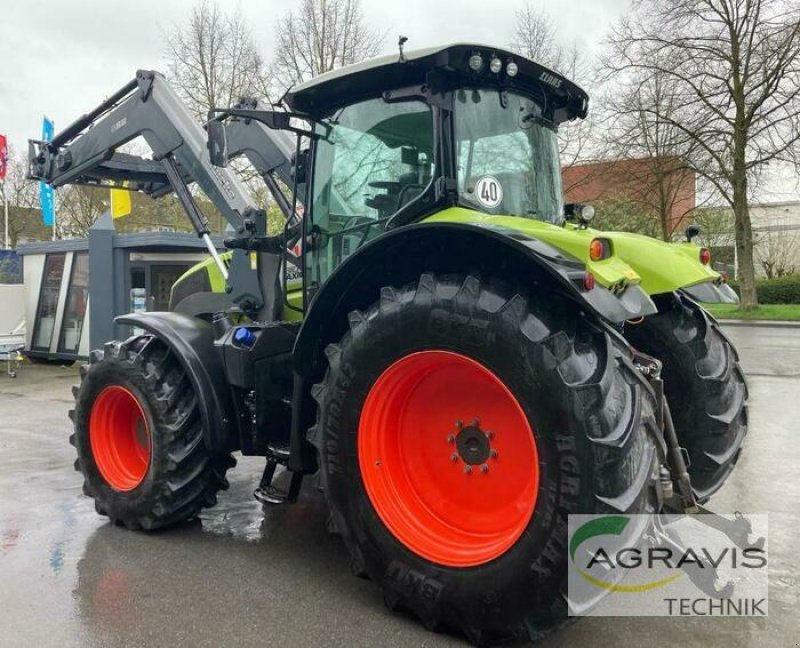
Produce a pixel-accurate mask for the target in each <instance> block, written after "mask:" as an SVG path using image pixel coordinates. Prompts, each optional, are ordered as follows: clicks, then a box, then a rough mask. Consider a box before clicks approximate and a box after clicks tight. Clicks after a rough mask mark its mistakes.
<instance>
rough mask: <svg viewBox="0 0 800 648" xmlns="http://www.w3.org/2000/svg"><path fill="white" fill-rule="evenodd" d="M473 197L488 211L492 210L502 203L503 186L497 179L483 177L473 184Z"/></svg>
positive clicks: (487, 176)
mask: <svg viewBox="0 0 800 648" xmlns="http://www.w3.org/2000/svg"><path fill="white" fill-rule="evenodd" d="M475 197H476V198H477V199H478V202H479V203H480V204H481V205H483V206H484V207H486V208H488V209H494V208H495V207H497V206H498V205H499V204H500V203H501V202H502V201H503V186H502V185H501V184H500V182H499V181H498V179H497V178H495V177H494V176H492V175H485V176H481V177H480V178H478V181H477V182H476V183H475Z"/></svg>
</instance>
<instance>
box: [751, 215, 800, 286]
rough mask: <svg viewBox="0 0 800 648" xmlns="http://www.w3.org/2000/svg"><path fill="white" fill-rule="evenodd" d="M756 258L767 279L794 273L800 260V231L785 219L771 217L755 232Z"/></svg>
mask: <svg viewBox="0 0 800 648" xmlns="http://www.w3.org/2000/svg"><path fill="white" fill-rule="evenodd" d="M754 238H755V245H754V248H755V258H756V261H757V262H758V264H759V265H760V266H761V269H762V270H763V271H764V274H765V275H766V276H767V279H775V278H777V277H784V276H786V275H790V274H794V272H795V271H796V270H797V268H798V260H800V231H798V230H797V229H793V228H792V227H791V225H790V224H789V223H788V222H786V221H785V220H783V219H780V218H778V219H775V218H773V219H769V221H768V222H767V224H766V225H765V226H764V227H763V228H761V229H759V230H758V231H756V233H755V236H754Z"/></svg>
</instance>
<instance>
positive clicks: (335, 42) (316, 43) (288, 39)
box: [273, 0, 385, 90]
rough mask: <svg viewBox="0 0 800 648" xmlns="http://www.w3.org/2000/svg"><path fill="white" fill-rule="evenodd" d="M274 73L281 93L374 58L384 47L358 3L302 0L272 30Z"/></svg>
mask: <svg viewBox="0 0 800 648" xmlns="http://www.w3.org/2000/svg"><path fill="white" fill-rule="evenodd" d="M275 35H276V43H275V57H274V61H273V70H274V74H275V79H276V82H277V83H278V85H279V86H280V88H281V89H282V90H286V89H288V88H290V87H291V86H293V85H296V84H297V83H301V82H303V81H306V80H308V79H310V78H311V77H315V76H317V75H319V74H323V73H325V72H330V71H331V70H334V69H336V68H339V67H342V66H344V65H350V64H351V63H356V62H358V61H361V60H363V59H365V58H370V57H372V56H375V55H376V54H377V53H378V52H379V51H380V47H381V44H382V43H383V40H384V37H385V34H381V33H379V32H377V31H375V30H374V29H372V28H371V27H370V26H369V25H367V23H366V20H365V18H364V13H363V11H362V9H361V0H302V1H301V4H300V7H299V8H298V9H297V11H296V12H292V11H290V12H288V13H286V14H284V15H283V16H282V17H281V18H280V19H279V20H278V24H277V25H276V28H275Z"/></svg>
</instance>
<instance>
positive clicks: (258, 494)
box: [253, 444, 303, 504]
mask: <svg viewBox="0 0 800 648" xmlns="http://www.w3.org/2000/svg"><path fill="white" fill-rule="evenodd" d="M269 452H270V454H269V455H268V457H267V465H266V466H265V467H264V474H263V475H261V482H260V483H259V485H258V488H256V489H255V491H253V497H255V498H256V499H257V500H258V501H259V502H261V503H262V504H291V503H293V502H295V501H297V497H298V496H299V495H300V488H301V487H302V485H303V474H302V473H297V472H293V473H292V480H291V482H290V483H289V490H288V491H284V490H282V489H280V488H278V487H277V486H273V485H272V480H273V479H274V477H275V469H276V468H277V467H278V464H285V463H286V460H287V459H288V458H289V446H288V445H286V446H285V447H284V445H283V444H280V445H278V444H274V445H271V446H270V447H269Z"/></svg>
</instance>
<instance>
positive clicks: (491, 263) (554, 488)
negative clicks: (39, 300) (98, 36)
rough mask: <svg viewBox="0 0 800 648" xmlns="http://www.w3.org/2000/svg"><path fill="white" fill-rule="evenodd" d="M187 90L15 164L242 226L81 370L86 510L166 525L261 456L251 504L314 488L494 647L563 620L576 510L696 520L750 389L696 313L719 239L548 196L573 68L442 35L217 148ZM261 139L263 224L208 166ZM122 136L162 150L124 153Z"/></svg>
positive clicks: (365, 557)
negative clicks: (180, 104) (695, 238)
mask: <svg viewBox="0 0 800 648" xmlns="http://www.w3.org/2000/svg"><path fill="white" fill-rule="evenodd" d="M176 101H177V98H176V97H175V96H174V95H173V94H172V93H171V91H170V90H169V88H168V86H167V85H166V84H165V83H164V81H163V79H162V78H161V77H159V76H158V75H155V74H154V73H145V72H140V73H139V75H138V76H137V79H136V80H135V82H132V83H131V84H129V85H128V86H126V87H125V88H123V89H122V90H121V91H120V92H119V93H117V94H116V95H114V96H112V97H111V98H110V99H109V100H108V101H107V102H105V103H104V104H103V105H102V106H100V107H99V108H98V109H96V110H95V111H93V112H92V113H89V114H88V115H86V116H84V117H83V118H82V119H81V120H79V121H78V122H76V124H74V125H73V126H71V127H70V128H68V129H67V130H66V131H65V132H64V133H61V134H59V135H58V136H57V137H56V139H55V140H54V141H53V142H50V143H42V142H33V143H32V144H31V162H32V171H31V174H32V177H35V178H41V179H44V180H46V181H48V182H51V183H52V184H55V185H59V184H65V183H69V182H73V183H74V182H83V183H93V184H96V183H107V182H116V181H119V180H121V179H125V180H129V181H131V182H132V184H131V186H132V187H135V188H137V189H139V190H141V191H146V192H148V193H151V195H154V196H158V195H162V194H163V193H166V192H167V191H175V192H176V194H177V195H178V197H179V198H180V199H181V200H182V202H183V203H184V206H185V207H186V209H187V213H188V214H189V216H190V218H192V221H193V223H195V226H196V227H197V231H198V234H199V235H200V236H203V237H204V238H206V239H207V237H208V229H207V225H205V224H204V222H203V218H202V214H199V212H198V210H196V208H194V207H193V202H192V197H191V193H190V192H189V191H188V190H187V185H188V184H191V183H196V184H197V185H199V186H200V187H201V188H202V189H203V190H204V191H205V192H206V194H208V195H209V197H210V198H211V199H212V200H213V201H214V202H215V204H217V206H218V207H219V208H220V209H221V210H222V211H223V213H224V214H225V215H226V216H227V217H228V218H229V220H230V221H231V223H232V224H233V226H234V228H235V235H234V236H233V237H231V238H230V239H228V240H227V241H226V245H227V246H228V247H229V248H231V251H230V252H227V253H226V254H224V255H221V256H218V255H216V251H215V250H214V249H213V246H211V247H210V251H211V252H212V257H213V258H211V259H209V260H208V261H207V262H205V263H203V264H200V265H199V266H197V267H196V268H194V269H192V270H190V271H189V273H187V275H185V276H184V277H182V278H181V280H179V282H178V283H177V284H176V285H175V287H174V288H173V304H174V312H170V313H140V314H135V315H127V316H124V317H122V318H120V319H119V320H118V321H119V322H120V323H121V324H126V325H131V326H136V327H138V328H139V329H142V330H144V333H142V334H140V335H135V336H133V337H131V338H129V339H127V340H124V341H118V342H110V343H108V344H106V346H105V349H104V350H100V351H95V352H93V353H92V356H91V362H90V363H89V364H88V365H87V366H86V367H84V368H83V370H82V372H81V375H82V382H81V385H80V387H79V388H76V390H75V397H76V405H75V409H74V410H73V412H71V418H72V419H73V421H74V434H73V436H72V437H71V438H72V442H73V443H74V445H75V446H76V448H77V455H78V459H77V462H76V467H77V469H78V470H80V471H81V472H82V473H83V475H84V477H85V487H84V490H85V492H86V494H87V495H89V496H90V497H92V498H94V501H95V506H96V509H97V511H98V512H99V513H100V514H102V515H106V516H108V517H109V518H110V519H111V520H112V521H113V522H115V523H117V524H121V525H124V526H126V527H128V528H132V529H145V530H150V529H158V528H162V527H165V526H169V525H173V524H176V523H179V522H182V521H184V520H187V519H190V518H192V517H194V516H196V515H197V514H198V512H199V511H200V510H201V509H202V508H203V507H208V506H213V505H214V503H215V502H216V496H217V492H218V491H219V490H220V489H224V488H225V487H226V486H227V482H226V480H225V473H226V471H227V470H228V469H229V468H230V467H232V466H233V465H234V463H235V461H234V459H233V457H232V453H234V452H241V453H242V454H245V455H260V456H264V457H266V460H267V465H266V469H265V471H264V475H263V476H262V479H261V484H260V486H259V488H258V490H257V491H256V495H257V497H258V498H259V499H260V500H261V501H263V502H266V503H282V502H287V503H291V502H292V501H294V500H295V499H296V498H297V497H298V494H299V492H300V486H301V481H302V479H303V476H312V477H313V478H314V479H316V480H318V484H319V486H320V488H321V489H322V490H323V491H324V493H325V496H326V498H327V501H328V503H329V505H330V515H331V520H332V526H333V527H335V529H336V531H337V532H338V533H339V534H340V535H341V537H342V539H343V541H344V543H345V544H346V546H347V549H348V550H349V552H350V555H351V558H352V566H353V570H354V571H355V572H356V573H357V574H358V575H363V576H367V577H369V578H370V579H372V580H373V581H374V582H375V583H376V585H378V586H379V587H380V588H381V589H382V590H383V596H384V599H385V601H386V603H387V605H389V607H390V608H395V607H400V608H404V609H407V610H410V611H412V612H413V613H414V614H416V615H417V616H418V617H419V618H420V619H421V620H422V622H423V623H424V624H425V625H426V626H427V627H429V628H440V627H444V628H450V629H455V630H457V631H461V632H463V633H464V634H465V635H466V636H467V637H468V638H469V639H470V640H471V641H473V642H475V643H494V642H498V641H503V640H508V639H511V638H525V639H535V638H537V637H540V636H543V635H544V634H546V633H548V632H551V631H553V630H554V629H556V628H558V627H560V626H561V625H562V624H563V623H565V622H566V621H567V615H568V607H567V602H566V600H565V595H566V591H565V588H566V577H567V542H566V534H567V517H568V515H569V514H571V513H617V514H631V513H650V512H656V511H661V510H677V511H697V510H700V504H702V503H703V502H705V501H706V500H707V499H708V498H709V497H710V496H711V495H712V494H713V493H714V492H715V491H716V490H717V489H719V488H720V486H721V485H722V484H723V483H724V481H725V479H726V478H727V476H728V475H729V474H730V472H731V470H732V469H733V467H734V464H735V463H736V460H737V458H738V456H739V454H740V451H741V447H742V442H743V439H744V437H745V434H746V432H747V409H746V398H747V389H746V386H745V380H744V376H743V374H742V371H741V368H740V367H739V364H738V359H737V355H736V352H735V350H734V349H733V347H732V345H731V344H730V342H729V341H728V340H727V339H726V337H725V335H724V333H723V332H722V331H721V329H720V327H719V325H718V324H717V323H716V322H715V321H714V319H713V318H712V317H710V316H709V315H708V314H707V313H706V312H705V311H704V310H703V308H702V307H701V306H699V305H698V302H699V301H705V302H732V301H735V300H736V295H735V294H734V293H733V291H732V290H731V289H730V288H729V287H728V286H727V285H726V284H725V282H724V279H723V278H722V277H721V276H720V275H719V274H718V273H717V272H715V271H714V270H712V269H711V267H710V265H709V258H708V252H707V250H704V249H701V248H700V247H698V246H697V245H694V244H693V243H691V242H687V243H676V244H670V243H664V242H661V241H657V240H654V239H650V238H647V237H643V236H637V235H634V234H628V233H612V232H601V231H597V230H593V229H591V227H590V226H589V221H590V217H591V211H592V210H591V208H590V207H589V206H584V205H564V204H563V198H562V187H561V170H560V165H559V148H558V144H557V139H556V137H557V136H556V132H557V129H558V128H559V127H560V126H561V125H562V124H566V123H567V122H569V121H572V120H575V119H581V118H584V117H585V116H586V113H587V108H588V97H587V95H586V93H585V92H584V91H583V90H581V89H580V88H579V87H577V86H576V85H574V84H573V83H571V82H570V81H569V80H567V79H565V78H563V77H561V76H560V75H558V74H556V73H555V72H553V71H551V70H547V69H545V68H543V67H542V66H540V65H538V64H536V63H534V62H533V61H530V60H527V59H525V58H522V57H520V56H518V55H516V54H513V53H511V52H508V51H504V50H502V49H499V48H492V47H485V46H479V45H471V44H459V45H452V46H446V47H436V48H430V49H426V50H420V51H416V52H409V53H405V54H404V53H403V52H402V50H401V53H400V56H399V57H398V56H388V57H384V58H379V59H375V60H371V61H368V62H365V63H362V64H358V65H355V66H350V67H347V68H343V69H340V70H337V71H334V72H330V73H328V74H325V75H322V76H320V77H317V78H315V79H313V80H311V81H309V82H307V83H304V84H302V85H300V86H298V87H295V88H293V89H292V90H291V91H290V92H289V93H287V95H286V96H285V97H284V98H283V102H282V104H281V105H280V106H272V107H270V109H268V110H264V109H260V108H259V107H258V106H257V105H255V104H251V105H245V106H241V105H240V106H237V107H234V108H231V109H228V110H225V111H217V112H216V113H215V114H214V115H212V116H211V117H213V118H212V119H210V121H209V122H208V123H207V124H206V126H205V128H206V132H203V130H202V129H201V128H200V127H199V125H194V126H189V125H188V124H186V123H183V122H181V123H180V124H178V123H177V118H176V115H177V114H178V111H177V109H176V107H175V102H176ZM148 104H149V108H148ZM95 122H97V123H95ZM93 123H94V124H95V126H94V127H93V128H89V129H87V126H89V125H90V124H93ZM165 123H166V124H167V125H168V126H169V128H167V126H165V125H164V124H165ZM119 124H122V126H119ZM250 124H257V125H258V127H259V128H260V129H261V130H260V131H259V132H261V133H262V134H264V133H266V140H268V141H269V142H270V144H269V145H267V148H268V149H269V151H268V152H271V153H273V154H275V156H276V160H277V162H276V163H275V164H272V165H266V166H265V168H264V170H263V171H264V179H265V181H266V182H267V183H268V185H269V187H270V189H271V190H273V193H274V195H275V196H276V199H277V200H278V201H279V203H280V204H281V205H282V209H284V213H285V214H286V217H287V221H286V227H285V228H284V231H283V232H282V233H279V234H277V235H269V234H268V233H267V232H266V226H265V217H264V213H263V211H261V210H259V209H258V208H257V206H254V205H253V204H252V202H251V201H249V198H248V196H247V194H246V190H244V189H243V187H242V186H241V185H239V184H238V181H237V180H236V178H235V176H234V175H233V174H231V172H230V171H229V170H228V169H227V168H225V164H226V161H227V159H228V158H230V157H232V154H233V153H236V154H239V153H241V152H242V151H245V153H246V150H245V149H247V148H248V146H249V148H250V150H251V152H252V150H253V149H255V148H257V147H256V145H255V144H254V143H253V142H255V139H249V140H247V141H248V142H250V144H249V145H248V146H233V145H232V140H233V134H234V132H235V131H236V129H238V128H244V127H245V126H247V125H250ZM115 126H116V130H114V128H115ZM170 128H172V129H173V130H174V131H175V132H176V133H178V135H174V133H173V134H172V135H171V134H170V133H172V130H170ZM138 135H142V136H144V137H145V139H146V140H147V141H148V143H149V144H150V145H151V147H152V148H153V151H154V157H153V160H141V159H137V160H133V159H131V156H125V155H124V154H122V153H119V152H117V151H116V148H117V147H118V146H121V145H122V144H124V143H125V142H126V141H129V140H130V139H131V138H133V137H135V136H138ZM173 135H174V136H173ZM288 136H291V137H294V138H295V140H294V146H293V147H292V146H291V145H289V146H287V145H286V141H287V140H286V138H287V137H288ZM291 137H290V139H291ZM203 138H207V139H203ZM201 140H202V141H201ZM206 144H207V145H208V148H206ZM232 149H235V151H234V150H232ZM292 149H293V150H292ZM262 153H264V151H262ZM248 157H250V156H248ZM257 157H258V155H254V156H253V157H251V160H253V159H254V158H257ZM267 157H269V156H268V155H266V154H264V155H262V156H261V157H260V158H259V159H261V160H262V162H263V160H264V159H266V158H267ZM257 166H258V165H257ZM276 169H277V170H278V171H277V177H276V175H275V174H274V173H272V171H275V170H276ZM276 179H277V180H282V181H283V182H276ZM286 186H289V187H291V189H292V191H291V195H285V194H284V192H285V189H282V187H286ZM298 203H302V206H303V209H302V210H300V209H299V205H298ZM301 211H302V214H303V215H302V218H301V217H300V216H298V214H299V213H300V212H301ZM277 466H284V467H285V468H286V469H288V471H290V472H291V474H292V480H291V486H290V488H289V489H288V492H281V491H279V490H278V489H277V488H276V487H275V486H273V485H272V478H273V475H274V473H275V470H276V467H277Z"/></svg>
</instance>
